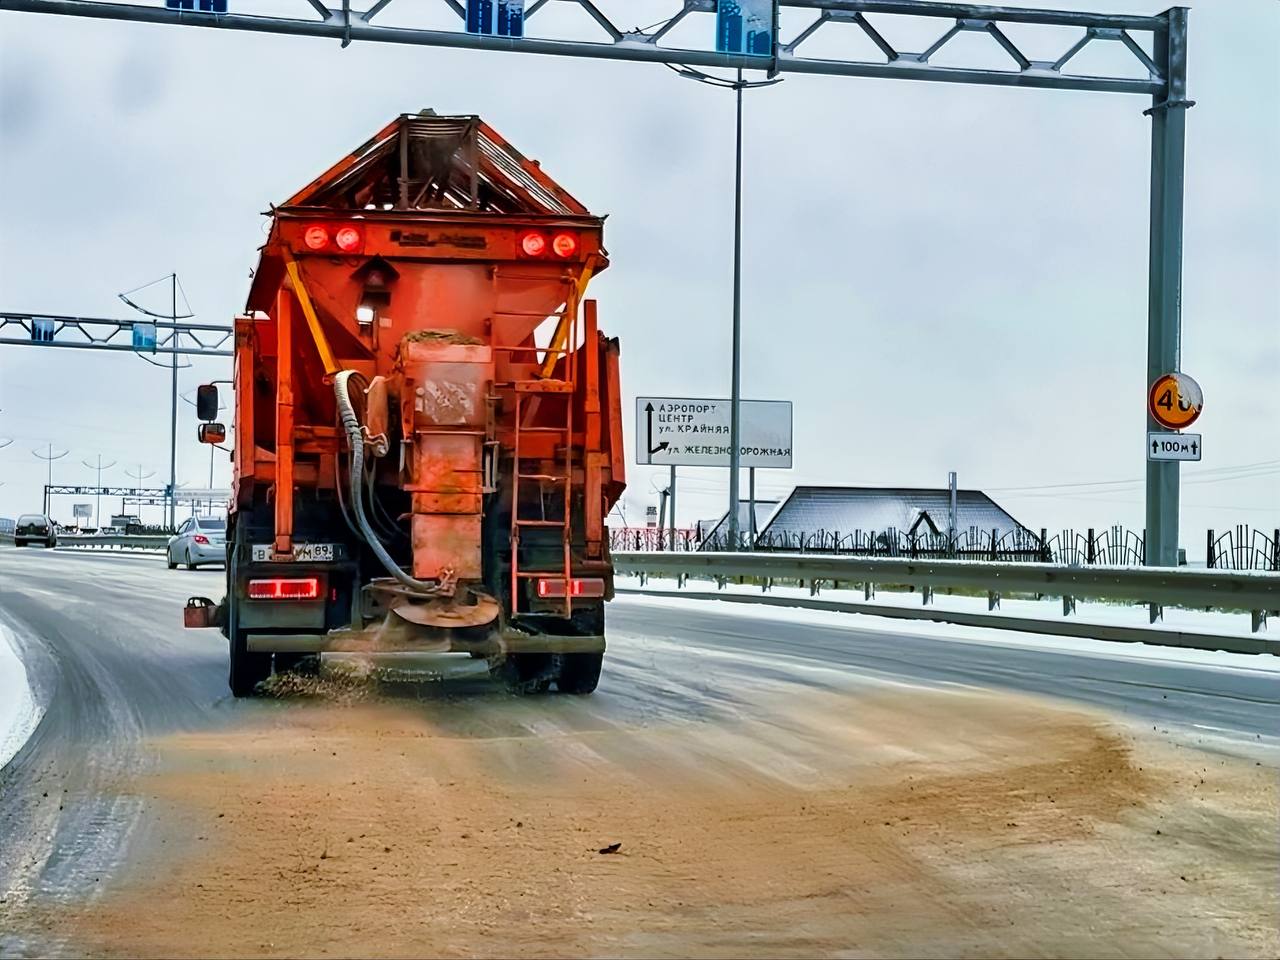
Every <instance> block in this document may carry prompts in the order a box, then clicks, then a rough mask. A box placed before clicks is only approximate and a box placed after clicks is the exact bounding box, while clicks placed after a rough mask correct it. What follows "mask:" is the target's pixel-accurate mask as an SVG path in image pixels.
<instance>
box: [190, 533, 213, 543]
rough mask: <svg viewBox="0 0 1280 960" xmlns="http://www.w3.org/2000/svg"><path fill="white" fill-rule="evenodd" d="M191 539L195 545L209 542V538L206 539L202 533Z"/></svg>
mask: <svg viewBox="0 0 1280 960" xmlns="http://www.w3.org/2000/svg"><path fill="white" fill-rule="evenodd" d="M191 539H192V540H194V541H195V542H196V543H208V542H209V538H208V537H206V536H205V535H204V534H203V533H197V534H196V535H195V536H193V537H192V538H191Z"/></svg>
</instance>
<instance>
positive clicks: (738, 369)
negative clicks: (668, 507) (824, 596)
mask: <svg viewBox="0 0 1280 960" xmlns="http://www.w3.org/2000/svg"><path fill="white" fill-rule="evenodd" d="M673 69H674V70H675V71H676V73H678V74H680V76H682V77H685V78H686V79H689V80H697V81H698V82H699V83H706V84H710V85H711V86H716V87H732V88H733V91H734V98H735V101H736V102H735V126H734V156H733V161H734V162H733V349H732V355H733V360H732V362H733V372H732V377H731V383H730V392H729V515H728V518H727V519H728V521H729V529H728V536H727V537H726V538H725V539H726V540H727V543H726V547H727V549H729V550H736V549H738V546H739V541H740V539H741V535H742V532H741V529H740V528H741V524H740V523H739V522H738V499H739V495H740V494H739V490H740V485H739V477H738V474H739V473H740V472H741V468H742V91H743V90H746V89H748V88H755V87H771V86H773V85H774V84H775V83H781V82H782V78H781V77H775V78H773V79H770V80H757V81H754V82H753V81H750V80H744V79H742V68H741V67H739V68H738V76H737V79H736V80H726V79H724V78H723V77H714V76H711V75H710V74H706V73H703V72H702V71H700V70H695V69H693V68H692V67H687V66H685V67H675V68H673Z"/></svg>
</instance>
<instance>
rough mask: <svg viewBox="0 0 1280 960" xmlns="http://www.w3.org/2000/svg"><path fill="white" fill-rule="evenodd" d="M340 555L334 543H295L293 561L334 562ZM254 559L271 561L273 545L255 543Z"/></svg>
mask: <svg viewBox="0 0 1280 960" xmlns="http://www.w3.org/2000/svg"><path fill="white" fill-rule="evenodd" d="M337 554H338V548H337V546H336V545H335V544H332V543H295V544H294V545H293V558H292V559H293V561H294V562H295V563H298V562H303V563H305V562H308V561H325V560H332V559H333V558H334V557H336V556H337ZM253 559H254V560H255V561H269V560H271V544H269V543H255V544H254V545H253Z"/></svg>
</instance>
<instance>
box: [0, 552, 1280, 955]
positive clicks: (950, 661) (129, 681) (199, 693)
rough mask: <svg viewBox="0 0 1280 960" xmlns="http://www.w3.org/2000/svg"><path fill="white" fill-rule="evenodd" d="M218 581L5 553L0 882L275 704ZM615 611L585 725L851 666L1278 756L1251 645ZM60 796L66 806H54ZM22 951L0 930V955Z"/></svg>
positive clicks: (52, 887)
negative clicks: (236, 680) (6, 683)
mask: <svg viewBox="0 0 1280 960" xmlns="http://www.w3.org/2000/svg"><path fill="white" fill-rule="evenodd" d="M222 578H223V573H222V571H221V570H220V569H217V568H213V569H207V570H200V571H195V572H191V571H186V570H178V571H168V570H166V569H165V568H164V564H163V561H162V559H161V558H159V557H130V556H111V557H104V556H94V555H87V554H83V553H75V552H71V551H57V550H55V551H47V550H42V549H38V548H36V549H32V548H27V549H23V550H17V549H14V548H11V547H0V619H3V621H4V623H5V624H6V625H7V626H8V627H9V628H10V630H12V631H13V633H14V635H15V636H16V638H17V641H18V647H19V652H20V654H21V656H22V658H23V660H24V662H25V663H26V664H27V668H28V673H29V675H30V679H31V681H32V685H33V687H34V691H35V694H36V699H37V701H38V702H39V703H41V704H42V705H43V706H44V708H45V713H44V717H43V720H42V721H41V723H40V724H39V726H38V727H37V729H36V731H35V733H34V735H33V736H32V738H31V739H30V740H29V741H28V743H27V744H26V745H25V746H24V747H23V749H22V750H21V751H20V752H19V753H18V754H17V755H16V756H15V757H14V758H13V760H12V761H11V762H10V763H9V764H8V765H7V766H6V767H5V768H4V769H3V770H2V771H0V893H7V894H9V895H22V894H38V895H40V896H42V897H43V898H45V899H48V898H54V899H56V898H58V897H59V896H62V895H66V896H82V895H83V893H84V891H85V890H86V889H92V888H93V885H94V884H96V883H103V882H109V880H110V878H111V876H112V871H113V869H114V868H115V867H116V866H117V865H118V863H119V862H120V859H121V857H122V856H123V851H124V850H125V849H126V848H127V847H128V845H129V843H130V842H131V841H132V840H133V839H137V836H136V835H137V834H139V832H142V833H145V831H146V829H147V826H146V824H145V822H144V819H143V818H141V817H140V816H139V802H140V801H138V800H136V799H131V798H130V797H129V796H127V795H125V794H121V793H120V791H118V790H115V791H113V790H112V789H109V788H110V786H111V784H112V783H113V782H117V781H118V780H119V778H120V777H121V776H124V775H129V774H133V773H137V772H139V771H141V770H144V769H145V768H146V767H147V765H148V764H150V763H152V762H153V756H152V753H151V751H150V749H149V747H148V745H147V744H148V740H149V739H150V738H153V737H155V736H158V735H162V734H165V733H168V732H172V731H178V730H191V731H204V730H213V729H218V728H221V727H226V726H229V725H231V724H233V723H236V722H240V721H243V720H244V719H245V718H246V717H252V716H253V715H254V714H255V713H258V714H262V713H266V712H269V711H278V710H280V709H282V705H281V703H280V702H279V701H262V700H255V701H236V700H234V699H232V698H231V697H230V696H229V694H228V691H227V688H226V654H225V642H224V641H223V640H222V638H221V636H220V635H218V634H217V633H216V632H215V631H186V630H183V629H182V627H181V607H182V604H183V602H184V601H185V599H186V598H187V597H188V596H190V595H193V594H204V595H208V596H211V597H214V598H215V599H216V598H217V597H219V596H220V594H221V583H222ZM609 623H610V627H609V632H610V643H611V647H610V654H609V655H608V657H607V658H606V668H605V679H604V681H603V682H602V685H601V688H600V690H599V691H598V692H597V694H596V695H595V696H593V697H592V698H590V699H589V700H586V701H578V702H579V703H585V704H586V706H585V707H583V708H580V710H581V711H585V712H580V713H578V714H575V715H574V716H575V717H578V718H579V719H576V720H574V721H573V722H575V723H582V724H591V723H596V724H601V723H608V724H610V725H611V726H625V725H628V724H632V725H639V724H644V723H650V722H652V721H653V720H654V719H655V718H664V717H675V718H689V717H697V716H700V715H713V714H716V713H717V712H723V711H735V710H736V711H742V710H749V709H750V705H751V703H752V699H753V697H754V696H756V695H757V694H759V693H761V692H763V691H766V690H769V689H777V688H778V687H780V686H787V687H789V688H792V687H794V686H796V685H799V686H802V687H810V688H814V689H822V688H824V687H829V688H834V687H835V686H837V685H840V684H843V685H846V686H847V685H848V683H849V682H850V677H851V676H852V677H853V678H854V680H855V681H856V682H865V683H868V684H882V685H883V684H885V683H889V684H906V685H919V686H938V685H943V686H946V685H964V686H971V687H980V688H989V689H997V690H1008V691H1014V692H1017V693H1020V694H1029V695H1033V696H1039V697H1050V698H1055V699H1058V700H1066V701H1071V702H1076V703H1080V704H1085V705H1088V706H1089V707H1092V708H1097V709H1100V710H1102V711H1105V712H1106V713H1108V714H1110V715H1112V716H1114V717H1116V718H1118V719H1121V720H1123V721H1125V722H1128V723H1136V724H1148V725H1153V726H1157V727H1160V728H1162V729H1169V730H1173V731H1175V734H1176V735H1178V736H1184V737H1187V738H1202V739H1200V740H1199V741H1198V742H1200V743H1201V745H1208V746H1210V747H1211V748H1212V749H1221V750H1225V751H1227V752H1233V753H1240V754H1245V755H1251V756H1259V757H1261V758H1262V760H1263V762H1265V763H1268V764H1269V763H1271V762H1272V758H1273V757H1274V756H1275V753H1274V751H1275V750H1276V749H1277V747H1278V744H1280V741H1277V739H1276V737H1275V732H1276V731H1275V717H1276V716H1277V710H1276V708H1277V705H1280V684H1277V682H1276V680H1277V674H1276V672H1274V670H1271V671H1268V670H1266V669H1263V665H1261V664H1259V663H1258V662H1257V661H1254V660H1253V658H1250V657H1245V656H1241V657H1238V658H1235V660H1234V661H1233V664H1234V665H1232V666H1227V665H1224V664H1223V663H1218V664H1209V663H1195V662H1178V661H1177V660H1176V659H1174V660H1170V661H1168V662H1152V661H1151V660H1149V659H1148V660H1142V659H1137V658H1126V657H1125V656H1123V651H1119V652H1118V653H1117V655H1115V656H1111V655H1106V656H1093V655H1088V654H1085V653H1080V652H1073V651H1056V650H1046V649H1040V648H1036V647H1024V648H1019V647H1018V646H1017V645H1016V644H1014V643H1010V644H1008V645H1003V644H1001V645H997V644H992V643H969V642H962V641H956V640H950V639H941V638H940V637H939V636H937V635H935V636H926V635H923V634H921V635H914V634H910V633H903V632H900V631H899V630H896V629H895V630H894V631H893V632H884V631H881V630H878V629H876V627H875V626H874V621H870V620H863V619H861V618H859V619H858V621H857V625H856V626H855V625H854V624H853V623H852V622H851V625H850V626H849V627H836V626H827V625H822V624H816V623H811V622H806V621H805V620H803V619H800V618H797V619H795V620H794V621H784V620H780V619H778V618H776V617H767V616H760V615H758V614H756V613H754V612H753V611H751V610H746V609H742V608H738V607H735V608H733V609H731V610H718V609H708V608H705V607H696V606H690V605H673V604H670V603H649V602H647V601H645V600H643V599H640V600H631V599H627V600H620V601H618V602H616V603H615V604H613V605H612V608H611V610H610V615H609ZM867 624H870V625H869V626H868V625H867ZM433 663H434V662H433ZM431 669H432V671H433V679H432V681H431V682H432V683H433V684H435V686H434V688H433V689H435V690H437V691H443V693H431V694H428V695H429V696H437V695H438V696H443V697H445V698H448V699H456V700H457V701H458V703H459V704H460V706H459V709H458V711H457V720H456V721H455V722H456V723H457V725H458V728H459V730H460V731H467V732H472V731H475V730H478V729H483V730H484V731H485V734H486V735H493V734H495V733H501V732H502V730H503V728H504V726H508V727H510V728H511V729H512V730H519V731H523V732H524V733H526V734H527V733H528V732H529V731H530V730H533V731H534V732H536V731H537V729H538V724H539V723H540V722H541V721H540V720H539V719H538V716H539V714H538V711H537V710H535V709H526V708H522V709H520V710H515V709H506V708H502V709H489V708H488V707H491V706H492V705H493V704H495V703H500V702H505V701H502V699H501V698H502V697H504V696H505V695H504V694H499V693H496V692H494V690H493V689H491V684H490V683H489V681H488V679H487V676H486V675H485V674H484V665H483V664H481V663H477V662H474V661H469V660H466V659H462V660H459V659H458V658H452V660H451V662H450V665H449V666H448V667H446V668H444V669H443V671H441V669H439V668H438V666H432V667H431ZM441 674H443V680H441V679H440V678H441ZM415 695H418V696H421V695H422V694H421V693H420V692H419V693H418V694H415ZM486 705H488V706H486ZM285 708H286V709H287V705H286V707H285ZM50 794H52V800H51V799H50ZM62 796H65V797H67V798H68V800H67V801H66V802H65V803H63V802H57V803H56V805H55V803H54V802H53V801H58V799H59V797H62ZM71 798H75V799H74V800H73V799H71ZM0 926H2V925H0ZM58 947H59V945H58V944H57V943H56V942H53V943H43V944H41V945H40V949H41V950H46V949H48V950H56V949H58ZM26 949H30V944H27V947H26ZM23 950H24V947H23V945H21V944H17V943H16V942H14V941H6V934H5V932H4V931H3V929H0V954H4V953H6V952H22V951H23Z"/></svg>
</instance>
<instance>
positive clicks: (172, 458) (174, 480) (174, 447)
mask: <svg viewBox="0 0 1280 960" xmlns="http://www.w3.org/2000/svg"><path fill="white" fill-rule="evenodd" d="M169 280H170V283H171V284H172V294H173V299H172V301H171V306H172V313H171V315H172V317H173V322H174V324H175V327H174V328H173V345H174V347H175V350H174V352H173V353H171V354H170V355H169V371H170V387H171V390H170V394H171V395H170V401H169V529H170V530H173V529H174V522H173V521H174V506H175V498H176V497H177V495H178V351H177V349H176V347H177V346H178V336H179V334H178V329H177V327H176V324H177V322H178V274H177V273H176V272H174V273H171V274H170V275H169Z"/></svg>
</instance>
